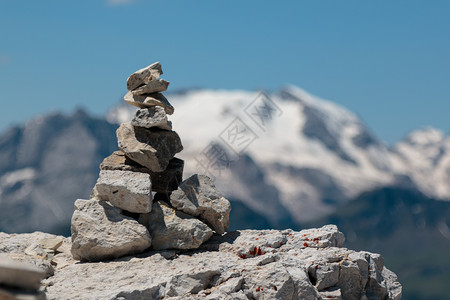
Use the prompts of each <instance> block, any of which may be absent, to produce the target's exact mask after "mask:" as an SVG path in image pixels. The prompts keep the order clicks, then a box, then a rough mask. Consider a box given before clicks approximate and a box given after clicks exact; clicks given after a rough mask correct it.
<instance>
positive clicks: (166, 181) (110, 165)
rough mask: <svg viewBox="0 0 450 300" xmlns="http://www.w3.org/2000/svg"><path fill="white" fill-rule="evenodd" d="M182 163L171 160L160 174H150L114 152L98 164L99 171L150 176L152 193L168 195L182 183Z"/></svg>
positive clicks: (123, 155)
mask: <svg viewBox="0 0 450 300" xmlns="http://www.w3.org/2000/svg"><path fill="white" fill-rule="evenodd" d="M183 168H184V161H183V160H182V159H179V158H176V157H174V158H172V159H171V160H170V161H169V165H168V166H167V168H166V169H165V170H164V171H162V172H152V171H150V170H149V169H148V168H146V167H144V166H141V165H140V164H138V163H136V162H135V161H133V160H131V159H129V158H128V157H126V156H125V154H124V153H123V152H122V151H115V152H113V154H111V155H110V156H108V157H107V158H105V159H104V160H103V162H102V163H101V164H100V169H101V170H121V171H132V172H141V173H147V174H150V178H151V181H152V191H153V192H160V193H168V192H172V191H174V190H176V189H177V188H178V185H179V184H180V183H181V181H182V176H183Z"/></svg>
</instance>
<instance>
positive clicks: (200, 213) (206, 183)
mask: <svg viewBox="0 0 450 300" xmlns="http://www.w3.org/2000/svg"><path fill="white" fill-rule="evenodd" d="M170 204H172V206H173V207H175V208H176V209H178V210H181V211H183V212H185V213H187V214H189V215H192V216H194V217H199V218H200V219H201V220H202V221H203V222H205V223H206V224H208V225H209V227H211V228H212V229H213V230H214V231H215V232H217V233H218V234H223V233H225V232H226V231H227V230H228V226H229V225H230V211H231V205H230V202H229V201H228V200H227V199H225V198H224V197H223V196H222V195H221V194H220V192H219V191H218V190H217V189H216V187H215V186H214V183H213V182H212V181H211V179H210V178H209V177H208V176H205V175H197V174H195V175H192V176H191V177H189V178H188V179H186V180H185V181H183V182H182V183H181V184H180V186H179V188H178V189H177V190H176V191H174V192H173V193H172V194H171V196H170Z"/></svg>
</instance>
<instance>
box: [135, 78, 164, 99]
mask: <svg viewBox="0 0 450 300" xmlns="http://www.w3.org/2000/svg"><path fill="white" fill-rule="evenodd" d="M169 84H170V82H168V81H165V80H164V79H158V80H154V81H150V82H149V83H147V84H144V85H143V86H140V87H138V88H136V89H135V90H132V91H131V92H132V93H133V94H134V95H142V94H151V93H157V92H164V91H165V90H167V88H168V87H169Z"/></svg>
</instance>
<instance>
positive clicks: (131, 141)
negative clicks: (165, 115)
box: [117, 123, 183, 172]
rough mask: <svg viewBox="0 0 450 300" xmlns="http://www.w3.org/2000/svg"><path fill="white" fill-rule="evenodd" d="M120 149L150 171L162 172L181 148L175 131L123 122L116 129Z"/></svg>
mask: <svg viewBox="0 0 450 300" xmlns="http://www.w3.org/2000/svg"><path fill="white" fill-rule="evenodd" d="M117 142H118V145H119V148H120V150H122V152H123V153H125V155H126V156H127V157H128V158H130V159H131V160H134V161H135V162H137V163H138V164H140V165H142V166H144V167H147V168H148V169H149V170H150V171H152V172H162V171H164V170H165V169H166V168H167V166H168V165H169V162H170V160H171V159H172V158H173V157H174V156H175V154H176V153H178V152H180V151H181V150H183V146H182V144H181V140H180V137H179V136H178V134H177V133H176V132H175V131H168V130H158V129H153V128H151V129H146V128H141V127H135V126H133V125H131V123H123V124H122V125H120V127H119V128H118V129H117Z"/></svg>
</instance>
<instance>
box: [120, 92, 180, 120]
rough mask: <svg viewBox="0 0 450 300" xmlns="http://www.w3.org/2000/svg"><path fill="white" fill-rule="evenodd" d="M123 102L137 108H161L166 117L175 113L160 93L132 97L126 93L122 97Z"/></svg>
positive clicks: (132, 95) (129, 93)
mask: <svg viewBox="0 0 450 300" xmlns="http://www.w3.org/2000/svg"><path fill="white" fill-rule="evenodd" d="M123 100H125V102H127V103H128V104H130V105H133V106H136V107H139V108H146V107H151V106H161V107H163V108H164V110H165V111H166V113H167V114H168V115H171V114H173V112H174V111H175V109H174V108H173V106H172V104H170V103H169V100H167V98H166V97H164V95H163V94H161V93H152V94H143V95H134V94H133V93H132V92H128V93H126V94H125V96H124V97H123Z"/></svg>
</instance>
